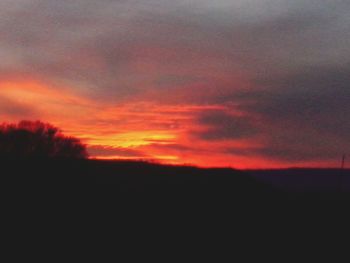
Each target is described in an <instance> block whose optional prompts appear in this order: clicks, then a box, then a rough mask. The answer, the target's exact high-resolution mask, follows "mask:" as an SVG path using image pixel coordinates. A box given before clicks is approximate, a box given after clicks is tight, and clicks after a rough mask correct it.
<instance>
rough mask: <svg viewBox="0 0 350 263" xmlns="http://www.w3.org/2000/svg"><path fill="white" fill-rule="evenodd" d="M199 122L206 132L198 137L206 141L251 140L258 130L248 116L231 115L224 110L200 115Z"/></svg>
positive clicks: (202, 132)
mask: <svg viewBox="0 0 350 263" xmlns="http://www.w3.org/2000/svg"><path fill="white" fill-rule="evenodd" d="M197 122H198V124H199V125H200V126H204V130H202V131H199V132H196V135H197V136H198V137H199V138H201V139H204V140H225V139H231V140H234V139H242V138H247V137H248V138H249V137H251V136H253V135H255V134H256V133H257V131H258V130H257V128H256V127H255V126H254V123H253V121H252V120H251V119H250V118H249V117H248V116H238V115H234V114H230V113H229V112H226V111H224V110H209V111H204V112H202V113H200V114H199V116H198V119H197Z"/></svg>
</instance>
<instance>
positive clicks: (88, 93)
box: [0, 0, 350, 168]
mask: <svg viewBox="0 0 350 263" xmlns="http://www.w3.org/2000/svg"><path fill="white" fill-rule="evenodd" d="M13 2H18V3H17V4H16V5H14V4H13ZM13 2H12V1H1V3H0V36H1V38H0V56H1V60H0V122H15V121H19V120H23V119H24V120H41V121H44V122H49V123H52V124H53V125H55V126H57V127H60V128H61V129H62V130H63V132H64V133H65V134H67V135H71V136H76V137H78V138H80V139H81V140H82V141H83V142H84V143H86V144H87V146H88V151H89V153H90V156H91V158H98V159H128V160H148V161H156V162H162V163H171V164H191V165H198V166H206V167H208V166H230V167H237V168H267V167H290V166H318V167H329V166H331V167H337V166H338V164H339V158H340V157H341V156H342V154H344V153H346V152H348V151H349V148H350V140H349V136H348V135H349V129H350V121H349V120H350V118H349V116H350V107H349V105H350V103H349V98H350V93H349V91H350V89H349V84H350V79H349V76H350V74H349V73H350V68H349V61H350V60H349V59H350V52H349V49H348V43H349V42H348V41H350V39H349V34H348V30H347V29H348V28H349V25H350V24H349V19H347V17H348V13H347V12H346V11H349V10H350V6H349V4H346V3H345V2H346V1H323V2H324V3H323V4H321V3H317V4H310V5H306V4H303V3H299V1H297V2H298V3H291V1H287V0H286V1H275V0H272V1H270V2H273V3H275V5H271V8H269V7H266V6H265V8H264V9H262V8H261V5H262V4H263V3H265V2H266V3H267V2H269V1H267V0H266V1H265V0H263V1H241V0H239V1H238V0H237V1H224V0H222V1H221V0H220V1H218V3H217V4H215V5H213V4H212V2H210V1H197V0H193V1H192V0H191V1H156V0H151V1H115V2H113V1H78V2H79V4H77V5H75V4H70V3H68V2H66V1H64V2H62V3H61V2H60V1H51V0H50V1H34V0H29V1H22V0H15V1H13ZM58 2H60V3H58ZM146 2H147V4H146ZM175 2H178V3H175ZM248 2H249V4H248ZM335 2H337V4H336V3H335ZM338 2H339V3H338ZM268 6H270V5H268ZM272 6H273V8H272ZM320 6H321V7H322V6H323V7H324V8H321V7H320ZM326 7H327V8H328V7H329V9H331V10H333V11H332V12H333V15H329V14H328V13H325V12H324V10H326V9H327V8H326ZM310 17H311V18H310ZM315 21H316V22H315ZM330 39H331V40H330ZM300 42H303V45H300ZM345 43H346V44H345Z"/></svg>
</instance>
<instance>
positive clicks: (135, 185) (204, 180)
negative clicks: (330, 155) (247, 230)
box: [0, 158, 350, 201]
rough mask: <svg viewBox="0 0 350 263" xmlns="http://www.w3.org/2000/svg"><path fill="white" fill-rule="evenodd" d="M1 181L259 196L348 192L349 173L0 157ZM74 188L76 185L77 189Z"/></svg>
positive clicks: (136, 192) (140, 192)
mask: <svg viewBox="0 0 350 263" xmlns="http://www.w3.org/2000/svg"><path fill="white" fill-rule="evenodd" d="M0 164H1V167H2V173H1V179H0V180H1V182H2V183H3V184H6V183H7V184H11V185H13V184H15V185H21V186H23V185H27V186H28V187H29V186H30V187H33V186H34V187H38V186H42V187H43V188H44V187H48V186H49V187H58V186H60V187H62V186H63V187H72V186H73V187H75V188H76V189H79V187H83V186H88V185H105V186H107V187H108V189H109V190H108V192H109V193H111V194H112V195H113V196H123V197H131V198H137V197H150V196H152V197H161V198H170V199H174V200H176V199H190V198H194V199H203V200H204V199H205V200H219V199H220V200H225V201H227V200H233V199H235V200H237V199H241V200H248V199H249V200H258V199H261V198H272V199H274V198H276V197H278V198H283V199H290V198H292V199H293V198H299V197H300V193H302V194H305V193H306V194H310V196H311V197H312V196H316V195H313V194H314V193H315V192H317V193H318V195H317V196H318V197H319V196H320V195H324V196H327V197H328V196H329V195H333V196H338V195H340V194H341V195H343V194H345V193H346V192H348V191H350V189H349V188H350V187H349V185H350V184H349V178H350V177H349V171H348V170H343V171H342V170H336V169H324V170H322V169H290V170H250V171H239V170H234V169H229V168H211V169H204V168H196V167H190V166H170V165H160V164H154V163H147V162H132V161H100V160H67V159H50V158H47V159H16V160H14V159H7V160H5V159H2V160H1V161H0ZM77 187H78V188H77Z"/></svg>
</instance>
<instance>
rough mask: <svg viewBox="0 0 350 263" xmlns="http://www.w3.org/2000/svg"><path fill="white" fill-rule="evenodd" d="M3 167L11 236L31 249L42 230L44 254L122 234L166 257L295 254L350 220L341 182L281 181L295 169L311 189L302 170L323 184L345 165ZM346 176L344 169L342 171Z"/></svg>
mask: <svg viewBox="0 0 350 263" xmlns="http://www.w3.org/2000/svg"><path fill="white" fill-rule="evenodd" d="M1 167H2V169H1V177H0V178H1V186H2V201H3V205H2V208H1V209H2V210H1V211H2V218H3V219H4V218H5V219H6V220H7V221H5V222H6V223H2V225H3V226H4V227H5V229H7V230H9V232H10V234H9V237H10V238H9V239H8V240H12V239H14V240H16V241H18V240H22V239H23V236H25V237H26V238H25V239H24V240H25V241H24V244H25V246H26V247H28V245H31V244H33V246H34V247H35V246H36V245H35V244H36V243H35V242H34V243H33V240H34V239H33V238H34V237H38V236H39V237H40V240H42V243H40V246H36V248H37V247H39V248H40V249H39V252H40V253H39V254H41V253H42V251H44V250H45V251H51V250H50V247H51V248H52V246H51V243H50V242H47V241H48V240H51V241H52V240H54V241H55V242H58V243H59V245H56V246H53V247H54V248H58V250H59V251H58V252H50V255H51V256H52V255H59V254H60V253H61V246H62V245H67V244H68V246H70V247H72V248H74V249H73V250H75V249H76V247H77V246H78V245H80V246H82V247H83V249H82V250H81V253H82V255H87V254H89V251H90V250H89V249H86V248H87V247H89V245H91V244H94V245H93V247H96V246H98V244H99V243H101V242H102V243H103V244H104V245H103V247H104V248H105V247H106V246H111V249H112V251H115V249H116V247H119V248H121V247H120V246H119V245H118V246H116V245H115V244H114V243H113V240H116V239H119V240H120V239H121V243H122V244H124V245H126V246H130V247H132V248H136V247H137V248H140V247H141V248H145V247H151V248H150V249H149V248H148V249H147V251H148V252H150V251H153V250H155V254H157V255H159V254H160V252H162V251H164V252H166V253H165V254H166V256H167V257H168V258H175V257H176V256H180V258H181V259H183V256H181V255H183V248H184V247H185V248H188V251H190V252H192V254H195V256H196V258H197V257H198V256H201V257H205V258H206V257H207V256H206V255H207V253H208V252H210V251H211V250H212V249H213V248H215V247H219V249H220V250H226V253H227V252H228V254H229V255H231V256H236V255H237V253H238V252H239V251H240V248H239V246H243V247H248V248H249V253H248V254H247V253H243V254H244V257H247V255H250V254H251V255H255V254H254V253H253V252H252V251H258V250H256V249H258V248H260V249H262V248H263V249H262V250H264V251H265V252H266V251H269V249H272V251H273V254H275V253H276V251H283V250H288V249H291V250H290V251H289V252H288V253H287V252H283V253H284V256H283V258H285V257H288V258H289V257H290V255H293V254H295V253H296V252H295V246H296V245H298V246H300V245H301V244H304V245H305V247H307V250H309V249H310V248H309V244H310V243H313V244H317V243H315V241H319V242H321V243H324V240H325V235H326V234H332V235H333V237H332V238H327V240H330V241H332V242H333V241H334V240H338V237H335V235H338V234H339V233H340V234H342V235H344V236H346V235H345V233H344V232H343V231H344V229H345V227H346V226H347V225H348V224H349V223H348V222H350V221H349V219H348V218H347V217H346V214H348V211H349V207H350V206H349V203H348V200H349V193H348V192H347V191H346V190H345V188H341V189H342V190H339V189H340V188H335V189H336V190H334V189H333V188H330V189H333V190H329V189H328V188H327V189H326V190H321V191H320V189H321V188H317V187H316V188H315V189H312V188H309V187H306V188H305V187H301V188H300V187H299V188H295V187H291V188H290V187H287V188H285V187H281V184H282V186H285V183H286V182H289V185H292V186H295V185H293V184H292V183H291V181H290V180H291V179H288V180H289V181H288V180H285V181H283V180H282V179H281V178H280V177H276V176H278V175H277V174H276V173H278V174H280V175H282V176H287V175H286V174H288V176H292V178H293V175H291V174H295V176H296V178H298V179H295V180H296V181H298V182H299V184H300V185H299V186H301V185H304V186H305V185H309V184H310V178H309V179H308V180H307V181H305V182H304V183H302V182H303V181H302V180H301V178H300V176H301V174H304V175H305V174H306V175H309V176H312V178H313V180H314V182H315V185H317V184H318V183H317V182H320V181H319V180H318V175H319V176H321V177H322V178H323V179H322V180H321V181H322V182H324V180H325V179H324V177H327V176H326V174H328V175H329V176H333V175H332V174H336V175H335V176H338V172H339V170H327V171H326V170H294V171H293V170H289V171H279V172H277V171H274V172H273V171H238V170H232V169H199V168H194V167H176V166H161V165H156V164H149V163H140V162H104V161H91V160H88V161H63V160H45V161H43V160H41V161H38V160H31V161H30V160H16V161H14V160H7V161H4V160H2V162H1ZM288 176H287V177H288ZM346 176H349V173H348V171H345V173H344V171H343V172H342V174H341V178H343V177H346ZM270 177H272V179H271V178H270ZM321 177H320V178H321ZM276 178H278V180H277V179H276ZM288 178H289V177H288ZM276 180H277V181H276ZM293 180H294V179H293ZM281 181H283V182H282V183H281ZM347 182H348V181H347ZM294 184H295V182H294ZM297 184H298V183H297ZM287 185H288V183H287ZM321 185H324V184H323V183H322V184H321ZM337 189H338V190H337ZM10 226H11V227H10ZM14 233H17V234H14ZM96 236H97V237H96ZM19 237H21V238H19ZM305 237H309V238H311V239H312V240H313V241H312V242H310V239H308V238H305ZM154 239H155V240H156V241H155V242H156V243H153V242H154ZM77 240H79V241H77ZM110 240H112V241H110ZM233 240H235V241H236V242H237V244H238V245H237V244H233V243H232V242H233ZM271 240H272V242H273V243H271ZM138 242H139V243H138ZM286 242H289V243H290V245H286ZM137 244H138V245H137ZM155 244H156V245H155ZM272 244H273V245H272ZM29 247H30V246H29ZM196 247H198V250H197V249H195V248H196ZM44 248H45V249H44ZM93 249H94V248H93ZM152 249H153V250H152ZM318 249H319V248H318ZM29 250H30V251H31V252H32V251H35V250H33V249H32V248H30V249H29ZM135 251H136V249H134V252H133V253H131V254H130V255H134V254H137V253H138V252H137V251H139V250H137V251H136V252H135ZM16 253H18V251H17V252H16ZM118 253H119V251H118ZM118 253H117V254H118ZM317 253H319V252H317ZM102 254H103V253H102ZM118 255H119V254H118ZM130 255H129V256H130ZM142 255H143V254H142ZM220 255H222V252H220V253H219V254H218V253H214V258H213V259H218V256H220ZM223 255H224V254H223ZM259 255H260V254H259ZM100 256H101V255H99V257H100ZM213 262H216V261H214V260H213Z"/></svg>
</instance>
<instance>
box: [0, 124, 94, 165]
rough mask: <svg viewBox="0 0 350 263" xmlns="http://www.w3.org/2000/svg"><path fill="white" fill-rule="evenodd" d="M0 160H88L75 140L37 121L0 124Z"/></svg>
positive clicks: (84, 150)
mask: <svg viewBox="0 0 350 263" xmlns="http://www.w3.org/2000/svg"><path fill="white" fill-rule="evenodd" d="M0 157H2V158H4V157H6V158H74V159H77V158H79V159H81V158H87V157H88V154H87V151H86V146H85V145H84V144H82V143H81V141H80V140H79V139H77V138H74V137H67V136H64V135H63V134H62V133H61V131H60V130H59V129H58V128H56V127H54V126H52V125H51V124H48V123H43V122H40V121H35V122H32V121H21V122H19V123H18V124H6V123H4V124H1V125H0Z"/></svg>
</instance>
